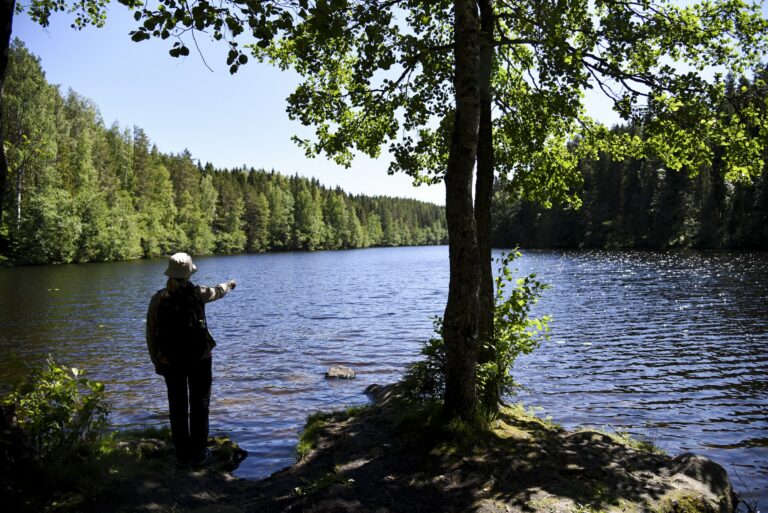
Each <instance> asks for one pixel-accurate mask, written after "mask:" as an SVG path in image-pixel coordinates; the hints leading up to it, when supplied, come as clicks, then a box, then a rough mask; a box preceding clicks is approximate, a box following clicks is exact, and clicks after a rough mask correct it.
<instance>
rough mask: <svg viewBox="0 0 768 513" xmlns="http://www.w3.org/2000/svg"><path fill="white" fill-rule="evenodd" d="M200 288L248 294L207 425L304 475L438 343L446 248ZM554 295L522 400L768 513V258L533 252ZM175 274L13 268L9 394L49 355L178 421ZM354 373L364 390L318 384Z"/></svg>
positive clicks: (245, 262) (151, 269)
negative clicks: (639, 446) (309, 456)
mask: <svg viewBox="0 0 768 513" xmlns="http://www.w3.org/2000/svg"><path fill="white" fill-rule="evenodd" d="M196 263H197V265H198V268H199V272H198V273H197V274H196V275H195V281H196V282H197V283H203V284H210V285H213V284H216V283H219V282H221V281H224V280H226V279H229V278H236V279H237V280H238V287H237V289H236V290H235V291H233V292H232V293H230V294H229V295H227V296H226V297H225V298H224V299H222V300H221V301H218V302H216V303H212V304H210V305H208V309H207V312H208V319H209V323H210V325H211V329H212V331H213V333H214V336H215V337H216V339H217V341H218V342H219V345H218V347H217V348H216V350H215V356H214V391H213V400H212V407H211V425H212V426H211V427H212V430H213V431H214V432H216V431H224V432H227V433H229V434H231V435H232V436H233V438H234V439H236V440H237V441H238V442H240V443H241V444H242V445H243V447H244V448H246V449H247V450H248V451H249V457H248V458H247V459H246V460H245V462H244V463H243V465H242V467H241V468H240V469H239V470H238V475H240V476H242V477H247V478H259V477H263V476H266V475H268V474H270V473H271V472H274V471H276V470H278V469H280V468H282V467H284V466H286V465H288V464H290V463H291V462H292V461H293V451H294V447H295V444H296V440H297V434H298V431H299V430H300V428H301V426H302V424H303V421H304V419H305V417H306V415H307V414H308V413H311V412H312V411H315V410H318V409H335V408H338V407H339V406H340V405H343V404H358V403H362V402H365V401H366V399H365V396H364V395H362V390H363V389H364V388H365V386H367V385H369V384H371V383H389V382H392V381H394V380H396V379H398V378H399V377H400V376H401V374H402V372H403V369H404V368H405V365H406V364H407V363H408V362H410V361H412V360H414V359H416V358H417V357H418V353H419V347H420V344H421V342H422V341H424V340H426V339H427V338H428V337H430V335H431V331H432V321H431V317H433V316H435V315H439V314H441V313H442V310H443V308H444V304H445V299H446V294H447V283H448V250H447V248H446V247H418V248H387V249H365V250H355V251H334V252H316V253H280V254H266V255H248V256H231V257H207V258H197V259H196ZM517 264H518V268H519V269H520V273H521V274H522V273H526V274H527V273H530V272H535V273H537V274H538V275H539V277H540V278H541V279H542V280H543V281H545V282H547V283H550V284H551V285H552V288H551V289H550V290H548V291H546V292H545V296H544V298H543V299H542V301H541V302H540V303H539V305H538V306H537V308H536V312H537V313H538V314H544V313H548V314H551V315H552V316H553V318H554V321H553V323H552V339H551V341H550V342H549V343H547V344H546V345H545V346H543V347H541V348H540V349H539V350H537V351H536V352H534V353H533V354H532V355H530V356H528V357H525V358H521V359H520V360H519V361H518V363H517V365H516V367H515V369H514V374H515V377H516V379H517V381H519V382H520V383H522V384H523V385H524V386H525V387H526V389H525V390H524V391H523V392H521V394H520V396H519V398H520V399H522V400H523V401H524V402H525V403H526V404H528V405H534V406H539V407H541V411H540V415H550V416H551V417H552V418H553V420H555V421H556V422H558V423H560V424H563V425H564V426H566V427H573V426H576V425H590V426H596V427H601V428H607V429H617V430H628V431H630V432H632V433H634V434H637V435H640V436H644V437H646V438H648V439H650V440H652V441H654V442H655V443H656V444H657V445H659V446H660V447H661V448H662V449H664V450H666V451H668V452H670V453H679V452H682V451H695V452H698V453H702V454H705V455H707V456H710V457H712V458H714V459H715V460H717V461H718V462H719V463H721V464H722V465H723V466H724V467H725V468H726V469H727V470H728V472H729V473H730V475H731V479H732V481H733V482H734V485H735V487H736V488H737V489H738V490H739V491H740V492H741V493H742V494H743V495H744V497H745V498H746V499H748V500H752V501H755V502H757V503H758V504H759V505H760V506H761V509H763V510H765V509H766V508H768V254H756V253H714V252H705V253H699V252H689V253H688V252H686V253H642V252H586V251H573V252H562V251H559V252H553V251H528V252H526V253H525V255H524V256H523V258H522V259H521V260H520V261H519V262H517ZM164 269H165V260H148V261H136V262H120V263H108V264H88V265H67V266H44V267H23V268H14V269H0V352H1V353H0V354H2V360H1V361H0V385H6V384H8V383H11V382H13V381H14V380H17V379H19V378H20V376H22V375H23V374H24V373H25V370H24V369H25V363H26V364H34V363H39V362H40V361H42V360H43V359H44V358H45V356H46V355H48V354H51V355H53V356H54V357H55V358H56V359H57V360H59V361H61V362H63V363H66V364H68V365H71V366H77V367H84V368H86V369H87V371H88V373H89V375H90V377H91V378H93V379H97V380H101V381H104V382H105V383H106V384H107V387H108V390H109V391H110V397H111V400H112V402H113V413H112V421H113V423H115V424H118V425H130V426H141V425H154V424H159V423H163V422H164V421H165V420H166V400H165V387H164V384H163V382H162V378H161V377H159V376H157V375H155V374H154V371H153V369H152V366H151V365H150V363H149V361H148V356H147V355H146V347H145V342H144V318H145V315H146V307H147V303H148V300H149V297H150V296H151V295H152V294H153V293H154V292H155V291H157V290H158V289H160V288H162V287H163V285H164V276H163V275H162V272H163V270H164ZM333 365H347V366H350V367H352V368H354V369H355V370H356V371H357V373H358V379H356V380H353V381H341V382H329V381H326V380H325V379H324V378H323V373H324V371H325V370H326V369H327V368H328V367H330V366H333Z"/></svg>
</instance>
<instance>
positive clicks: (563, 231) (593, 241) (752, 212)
mask: <svg viewBox="0 0 768 513" xmlns="http://www.w3.org/2000/svg"><path fill="white" fill-rule="evenodd" d="M766 80H768V70H764V71H763V72H762V73H761V74H758V76H757V77H755V80H754V81H749V80H747V79H744V78H742V79H740V80H735V79H734V78H733V77H729V78H728V79H727V81H726V84H725V86H726V91H727V92H728V93H729V97H730V99H731V101H730V102H729V104H728V105H726V106H724V107H723V108H727V109H730V110H733V111H738V110H739V109H740V108H743V106H744V105H745V104H746V103H747V102H756V103H753V105H758V106H761V107H760V109H761V111H762V115H763V116H766V115H768V113H766V111H767V110H768V88H767V87H766V85H765V81H766ZM614 130H616V131H628V132H630V133H632V134H642V127H641V126H638V125H630V126H623V127H616V128H614ZM755 136H756V137H757V134H755ZM762 144H763V148H764V149H763V155H764V157H763V160H764V161H765V162H768V141H763V143H762ZM725 151H727V149H726V148H714V154H715V158H714V160H713V164H712V166H711V167H708V168H704V169H700V170H698V173H697V174H696V175H694V176H693V177H689V175H688V173H686V172H685V171H680V172H676V171H671V170H668V169H665V168H664V166H662V164H661V163H660V162H658V161H654V160H651V159H642V160H629V161H625V162H614V161H612V160H611V159H610V158H608V157H607V156H602V158H601V159H599V160H598V161H582V162H581V163H580V168H581V173H582V176H583V188H582V189H581V191H580V196H581V198H582V200H583V205H582V207H581V208H580V209H578V210H575V209H573V208H571V207H563V206H560V207H558V206H555V207H553V208H551V209H546V208H542V207H540V206H539V205H537V204H535V203H532V202H530V201H522V200H514V198H511V197H510V195H509V193H508V192H505V191H504V190H503V187H498V190H497V192H496V196H495V198H494V212H493V219H494V229H493V242H494V244H495V245H496V246H500V247H514V246H518V245H519V246H521V247H529V248H552V247H559V248H578V247H588V248H650V249H661V248H675V247H686V248H687V247H690V248H702V249H703V248H733V249H736V248H740V249H747V248H751V249H768V172H766V170H765V168H764V171H763V173H762V174H761V175H760V176H758V177H756V178H754V179H753V180H752V182H751V183H749V182H729V181H727V180H725V178H724V170H723V168H722V167H723V166H722V164H721V159H722V155H723V154H724V153H723V152H725Z"/></svg>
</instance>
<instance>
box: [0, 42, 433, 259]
mask: <svg viewBox="0 0 768 513" xmlns="http://www.w3.org/2000/svg"><path fill="white" fill-rule="evenodd" d="M2 128H3V130H4V134H5V137H6V151H7V154H8V160H9V164H10V177H9V180H8V183H7V187H6V195H5V198H6V199H5V201H4V204H3V205H2V209H3V224H2V226H0V241H2V242H3V243H4V244H3V247H2V248H0V251H1V252H0V260H2V258H3V257H5V258H6V259H10V260H11V261H15V262H23V263H47V262H88V261H104V260H124V259H133V258H140V257H153V256H158V255H163V254H167V253H170V252H174V251H188V252H190V253H192V254H197V255H200V254H210V253H240V252H261V251H271V250H292V249H306V250H315V249H341V248H360V247H368V246H400V245H415V244H440V243H444V242H445V241H446V238H447V232H446V226H445V211H444V208H443V207H440V206H436V205H432V204H428V203H423V202H419V201H416V200H410V199H401V198H389V197H366V196H352V195H349V194H346V193H345V192H344V191H342V190H341V189H339V188H336V189H328V188H326V187H323V186H321V185H320V183H319V182H318V181H317V180H315V179H312V180H310V179H306V178H301V177H298V176H293V177H286V176H283V175H280V174H278V173H275V172H274V171H273V172H265V171H263V170H254V169H249V170H246V169H234V170H221V169H215V168H214V167H213V166H212V165H211V164H206V165H205V166H201V165H200V164H199V163H196V162H195V161H194V160H193V159H192V156H191V155H190V154H189V153H188V152H184V153H181V154H178V155H168V154H163V153H160V152H159V151H158V150H157V148H155V147H153V146H152V145H151V144H150V141H149V139H148V137H147V135H146V134H145V133H144V132H143V131H142V130H141V129H140V128H134V129H133V130H127V129H121V128H120V127H118V126H117V125H112V126H111V127H109V128H106V127H105V125H104V122H103V120H102V119H101V116H100V114H99V112H98V109H97V107H96V106H95V105H94V104H93V103H92V102H91V101H89V100H87V99H85V98H82V97H81V96H79V95H77V94H76V93H74V92H72V91H70V92H69V93H68V94H67V95H66V96H63V95H62V94H61V93H60V92H59V89H58V87H56V86H53V85H51V84H49V83H48V82H47V81H46V79H45V75H44V73H43V70H42V68H41V66H40V62H39V59H38V58H37V57H35V56H34V55H32V54H31V53H30V52H29V51H28V50H27V49H26V48H25V47H24V45H23V43H21V42H20V41H18V40H16V41H14V43H13V45H12V47H11V55H10V63H9V68H8V76H7V79H6V84H5V91H4V113H3V126H2Z"/></svg>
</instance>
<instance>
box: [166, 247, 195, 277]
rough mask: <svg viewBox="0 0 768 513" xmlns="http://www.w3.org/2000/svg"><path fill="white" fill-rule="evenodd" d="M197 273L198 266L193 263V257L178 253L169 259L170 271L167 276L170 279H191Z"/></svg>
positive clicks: (167, 270)
mask: <svg viewBox="0 0 768 513" xmlns="http://www.w3.org/2000/svg"><path fill="white" fill-rule="evenodd" d="M196 271H197V266H196V265H195V264H193V263H192V257H191V256H189V255H188V254H186V253H176V254H174V255H171V258H169V259H168V269H166V270H165V275H166V276H168V277H170V278H185V279H186V278H189V277H190V276H192V275H193V274H195V272H196Z"/></svg>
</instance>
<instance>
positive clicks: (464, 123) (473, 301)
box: [443, 0, 481, 419]
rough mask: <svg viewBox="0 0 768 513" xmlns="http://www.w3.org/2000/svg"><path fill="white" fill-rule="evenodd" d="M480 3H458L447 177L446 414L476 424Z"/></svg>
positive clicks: (463, 0)
mask: <svg viewBox="0 0 768 513" xmlns="http://www.w3.org/2000/svg"><path fill="white" fill-rule="evenodd" d="M476 5H477V4H476V2H475V0H454V9H455V10H454V16H455V18H454V41H455V47H454V55H455V60H456V75H455V77H454V84H455V90H456V93H455V94H456V118H455V122H454V127H453V136H452V139H451V148H450V154H449V158H448V169H447V170H446V173H445V211H446V218H447V222H448V248H449V249H448V251H449V257H450V283H449V286H448V304H447V305H446V307H445V315H444V318H443V338H444V340H445V351H446V361H447V364H446V365H447V368H446V386H445V410H444V412H445V414H446V416H447V417H448V418H464V419H472V418H474V417H475V415H476V413H477V400H476V394H475V365H476V363H477V351H478V337H477V335H478V333H477V329H478V279H479V272H478V253H477V231H476V227H475V217H474V208H473V205H472V176H473V172H474V167H475V159H476V158H477V130H478V126H479V123H480V88H479V80H478V78H479V77H478V71H479V69H478V67H479V55H480V41H481V34H480V27H479V19H478V13H477V8H476Z"/></svg>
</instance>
